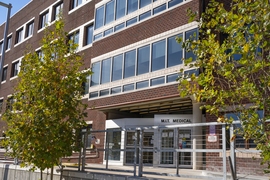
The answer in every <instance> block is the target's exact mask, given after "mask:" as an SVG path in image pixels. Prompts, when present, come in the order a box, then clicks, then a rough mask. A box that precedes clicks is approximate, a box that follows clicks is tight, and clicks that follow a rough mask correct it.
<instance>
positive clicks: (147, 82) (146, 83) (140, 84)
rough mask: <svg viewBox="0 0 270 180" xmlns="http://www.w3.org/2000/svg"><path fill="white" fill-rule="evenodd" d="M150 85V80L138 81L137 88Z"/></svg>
mask: <svg viewBox="0 0 270 180" xmlns="http://www.w3.org/2000/svg"><path fill="white" fill-rule="evenodd" d="M148 86H149V81H148V80H147V81H141V82H137V83H136V89H142V88H146V87H148Z"/></svg>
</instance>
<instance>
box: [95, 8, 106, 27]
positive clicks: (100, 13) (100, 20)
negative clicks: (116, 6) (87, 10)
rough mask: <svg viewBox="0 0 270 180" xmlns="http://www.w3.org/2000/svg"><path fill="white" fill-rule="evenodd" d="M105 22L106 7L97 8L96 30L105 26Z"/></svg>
mask: <svg viewBox="0 0 270 180" xmlns="http://www.w3.org/2000/svg"><path fill="white" fill-rule="evenodd" d="M103 21H104V6H101V7H99V8H97V10H96V17H95V29H98V28H100V27H102V26H103Z"/></svg>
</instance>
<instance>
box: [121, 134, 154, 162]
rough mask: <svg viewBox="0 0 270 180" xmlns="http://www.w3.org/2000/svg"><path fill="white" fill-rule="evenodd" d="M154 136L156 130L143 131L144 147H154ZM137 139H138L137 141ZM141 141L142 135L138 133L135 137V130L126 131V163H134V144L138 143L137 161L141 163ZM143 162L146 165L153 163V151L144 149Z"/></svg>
mask: <svg viewBox="0 0 270 180" xmlns="http://www.w3.org/2000/svg"><path fill="white" fill-rule="evenodd" d="M153 137H154V132H144V133H143V149H146V150H147V149H153V146H154V144H153ZM135 139H137V141H136V142H135ZM139 142H140V136H139V133H137V137H136V138H135V132H126V149H127V151H126V164H133V163H134V152H133V151H131V150H134V145H135V143H137V160H136V163H137V164H138V163H139V156H138V154H139ZM129 150H130V151H129ZM143 164H144V165H153V151H144V152H143Z"/></svg>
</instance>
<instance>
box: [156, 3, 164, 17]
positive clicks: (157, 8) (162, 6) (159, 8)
mask: <svg viewBox="0 0 270 180" xmlns="http://www.w3.org/2000/svg"><path fill="white" fill-rule="evenodd" d="M164 10H166V4H163V5H161V6H158V7H156V8H154V9H153V15H155V14H157V13H160V12H162V11H164Z"/></svg>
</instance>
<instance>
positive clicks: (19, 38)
mask: <svg viewBox="0 0 270 180" xmlns="http://www.w3.org/2000/svg"><path fill="white" fill-rule="evenodd" d="M23 30H24V28H23V27H21V28H20V29H18V30H17V31H16V38H15V44H18V43H20V42H22V41H23Z"/></svg>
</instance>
